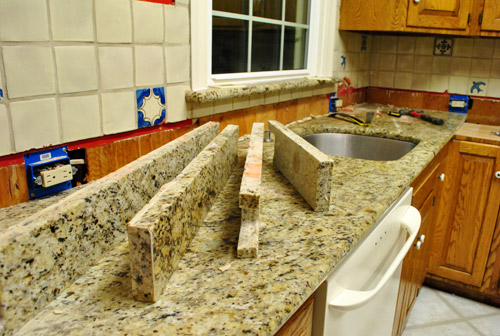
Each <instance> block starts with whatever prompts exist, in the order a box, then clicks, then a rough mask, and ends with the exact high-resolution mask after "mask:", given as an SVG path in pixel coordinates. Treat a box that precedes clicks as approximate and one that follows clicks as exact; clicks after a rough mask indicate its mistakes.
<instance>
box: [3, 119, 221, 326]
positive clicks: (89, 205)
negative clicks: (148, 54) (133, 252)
mask: <svg viewBox="0 0 500 336" xmlns="http://www.w3.org/2000/svg"><path fill="white" fill-rule="evenodd" d="M218 133H219V124H218V123H208V124H206V125H203V126H201V127H199V128H197V129H195V130H193V131H191V132H189V133H187V134H185V135H184V136H182V137H180V138H178V139H176V140H174V141H172V142H170V143H168V144H166V145H165V146H162V147H160V148H158V149H157V150H155V151H153V152H151V153H149V154H147V155H145V156H143V157H141V158H139V159H137V160H136V161H134V162H132V163H130V164H128V165H126V166H124V167H122V168H121V169H119V170H117V171H116V172H114V173H112V174H109V175H108V176H106V177H104V178H102V179H100V180H97V181H95V182H93V183H90V184H88V185H87V186H85V187H83V188H81V189H80V190H78V191H76V192H74V193H72V194H71V195H69V196H68V197H66V198H64V199H61V200H59V201H58V202H56V203H55V204H52V205H50V206H48V207H47V208H45V209H44V210H41V211H39V212H37V213H34V214H33V215H32V216H30V217H28V218H26V219H24V220H23V221H21V222H20V223H18V224H16V225H12V226H9V227H8V228H6V229H5V230H4V231H2V235H1V236H0V300H1V302H0V318H1V320H3V322H4V323H5V326H4V333H6V334H10V333H12V332H13V331H15V329H16V328H18V327H20V326H21V325H22V324H23V323H24V322H25V321H27V320H29V319H30V318H32V317H33V316H34V315H35V314H36V313H37V312H38V311H39V310H40V309H41V308H43V307H44V306H45V305H46V304H48V303H49V302H51V301H52V300H53V299H54V298H55V297H56V296H57V295H58V294H59V293H60V292H61V291H63V290H64V288H65V287H66V286H68V285H70V284H71V283H72V282H73V281H74V280H75V279H76V278H78V277H79V276H81V275H82V274H84V273H85V272H86V271H87V270H88V269H89V267H91V266H92V265H94V264H95V262H96V261H97V260H99V259H100V258H101V257H102V256H103V255H104V254H105V253H106V252H108V251H109V250H110V249H111V248H113V247H114V246H116V245H117V244H119V243H120V242H122V241H124V240H126V238H127V236H126V225H125V224H126V223H127V222H128V221H129V220H130V219H132V217H133V216H134V215H135V214H136V213H137V211H139V210H140V209H141V208H142V207H143V206H144V205H145V204H146V203H147V202H148V201H149V199H150V198H151V197H152V196H153V195H154V194H155V193H156V192H157V191H158V189H159V188H160V187H161V186H162V185H164V184H165V183H167V182H168V181H170V180H172V179H173V178H174V177H175V176H177V174H179V173H180V172H181V171H182V169H184V167H186V166H187V164H188V163H189V162H191V160H192V159H193V158H194V157H195V156H196V155H197V154H198V153H199V152H201V150H202V149H203V148H205V147H206V146H207V145H208V144H209V143H210V141H211V140H212V139H213V138H214V137H215V136H216V135H217V134H218Z"/></svg>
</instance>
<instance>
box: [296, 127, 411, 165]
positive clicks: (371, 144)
mask: <svg viewBox="0 0 500 336" xmlns="http://www.w3.org/2000/svg"><path fill="white" fill-rule="evenodd" d="M303 138H304V139H305V140H306V141H307V142H309V143H310V144H311V145H313V146H314V147H316V148H318V149H319V150H320V151H322V152H323V153H325V154H329V155H336V156H344V157H350V158H355V159H365V160H375V161H393V160H398V159H400V158H402V157H403V156H404V155H405V154H406V153H408V152H409V151H411V150H412V149H413V148H414V147H415V146H416V144H415V143H413V142H410V141H403V140H396V139H387V138H378V137H374V136H368V135H356V134H341V133H316V134H309V135H305V136H303Z"/></svg>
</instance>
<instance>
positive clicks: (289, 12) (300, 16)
mask: <svg viewBox="0 0 500 336" xmlns="http://www.w3.org/2000/svg"><path fill="white" fill-rule="evenodd" d="M308 12H309V1H308V0H286V8H285V21H289V22H296V23H303V24H307V16H308V14H309V13H308Z"/></svg>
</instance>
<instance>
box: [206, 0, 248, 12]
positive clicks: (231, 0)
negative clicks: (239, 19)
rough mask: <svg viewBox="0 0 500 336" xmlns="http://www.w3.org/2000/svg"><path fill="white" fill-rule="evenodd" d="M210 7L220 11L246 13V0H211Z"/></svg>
mask: <svg viewBox="0 0 500 336" xmlns="http://www.w3.org/2000/svg"><path fill="white" fill-rule="evenodd" d="M212 9H213V10H216V11H222V12H230V13H238V14H248V0H213V2H212Z"/></svg>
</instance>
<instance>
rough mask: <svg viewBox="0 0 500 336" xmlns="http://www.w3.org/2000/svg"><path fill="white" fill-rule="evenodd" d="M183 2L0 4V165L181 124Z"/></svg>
mask: <svg viewBox="0 0 500 336" xmlns="http://www.w3.org/2000/svg"><path fill="white" fill-rule="evenodd" d="M189 27H190V25H189V0H177V1H176V4H175V5H163V4H158V3H151V2H146V1H137V0H2V1H0V156H2V155H7V154H10V153H16V152H22V151H26V150H29V149H31V148H41V147H43V146H47V145H56V144H61V143H68V142H72V141H77V140H81V139H89V138H94V137H100V136H103V135H108V134H115V133H120V132H125V131H131V130H135V129H138V128H142V127H149V126H151V125H157V124H161V123H172V122H178V121H182V120H185V119H187V118H188V117H189V113H188V109H187V107H186V103H185V99H184V91H185V90H186V89H188V88H189V87H190V73H189V60H190V44H189V40H190V33H189Z"/></svg>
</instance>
